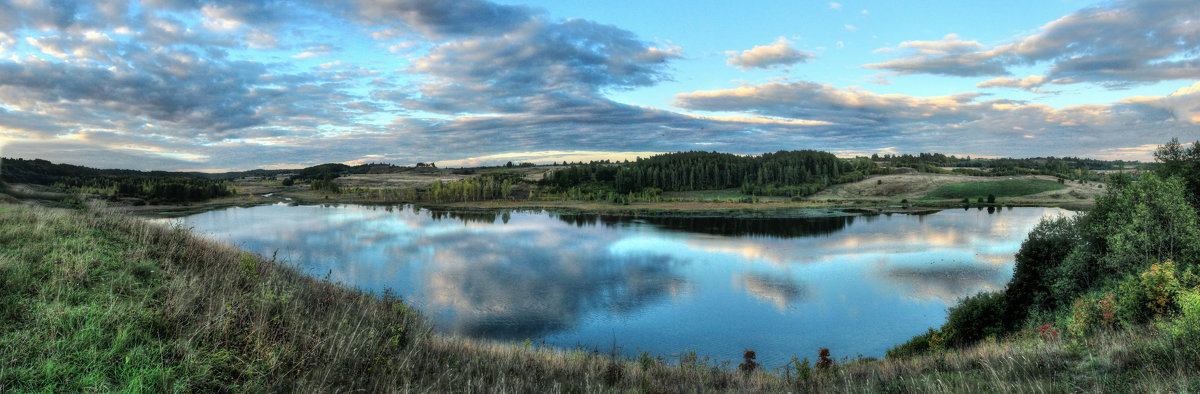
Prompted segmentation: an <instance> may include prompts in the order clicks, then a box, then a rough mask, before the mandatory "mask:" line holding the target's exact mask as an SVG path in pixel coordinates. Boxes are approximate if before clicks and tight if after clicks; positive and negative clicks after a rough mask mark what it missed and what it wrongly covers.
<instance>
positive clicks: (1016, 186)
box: [926, 179, 1067, 201]
mask: <svg viewBox="0 0 1200 394" xmlns="http://www.w3.org/2000/svg"><path fill="white" fill-rule="evenodd" d="M1066 188H1067V186H1066V185H1062V184H1059V183H1058V182H1054V181H1050V180H1045V179H1004V180H998V181H989V182H972V183H959V184H954V185H946V186H942V187H939V188H937V190H934V191H933V192H932V193H929V195H928V196H927V197H926V198H929V199H961V198H966V199H970V200H971V201H975V200H976V199H979V198H987V196H989V195H991V196H995V197H1001V198H1002V197H1021V196H1028V195H1033V194H1038V193H1044V192H1048V191H1053V190H1062V189H1066Z"/></svg>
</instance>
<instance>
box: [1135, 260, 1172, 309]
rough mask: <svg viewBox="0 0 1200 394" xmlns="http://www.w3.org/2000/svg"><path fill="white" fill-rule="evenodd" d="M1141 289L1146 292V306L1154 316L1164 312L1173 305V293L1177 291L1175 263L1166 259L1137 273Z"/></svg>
mask: <svg viewBox="0 0 1200 394" xmlns="http://www.w3.org/2000/svg"><path fill="white" fill-rule="evenodd" d="M1139 277H1141V279H1142V289H1143V290H1144V291H1145V292H1146V299H1147V303H1146V306H1147V307H1149V308H1150V310H1151V311H1153V312H1154V315H1155V316H1159V315H1163V314H1166V313H1167V312H1168V311H1170V310H1172V309H1174V307H1175V298H1176V297H1175V293H1177V292H1178V291H1179V280H1178V279H1175V263H1174V262H1171V261H1167V262H1165V263H1162V264H1153V265H1151V266H1150V269H1148V270H1146V271H1145V272H1142V274H1141V275H1139Z"/></svg>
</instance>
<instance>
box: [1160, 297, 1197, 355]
mask: <svg viewBox="0 0 1200 394" xmlns="http://www.w3.org/2000/svg"><path fill="white" fill-rule="evenodd" d="M1177 301H1178V303H1179V315H1178V316H1177V317H1176V318H1175V319H1174V320H1172V321H1171V323H1169V324H1168V325H1167V332H1169V333H1170V334H1171V337H1172V338H1174V339H1175V340H1177V341H1181V342H1183V343H1185V344H1189V345H1190V346H1195V344H1197V343H1200V288H1195V289H1191V290H1184V291H1181V292H1180V293H1179V296H1178V298H1177Z"/></svg>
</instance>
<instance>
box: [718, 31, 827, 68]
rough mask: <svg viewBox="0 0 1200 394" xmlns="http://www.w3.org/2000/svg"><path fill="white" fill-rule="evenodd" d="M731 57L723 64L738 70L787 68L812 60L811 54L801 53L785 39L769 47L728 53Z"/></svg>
mask: <svg viewBox="0 0 1200 394" xmlns="http://www.w3.org/2000/svg"><path fill="white" fill-rule="evenodd" d="M728 54H729V55H733V57H730V58H729V60H726V61H725V64H728V65H730V66H737V68H740V69H743V70H745V69H750V68H762V69H771V68H776V67H783V68H785V69H786V68H787V67H789V66H791V65H793V64H797V63H804V62H807V61H808V60H809V59H812V58H813V56H815V55H813V54H812V53H811V52H806V51H801V50H798V49H796V48H794V47H792V43H791V42H789V41H788V40H787V39H786V38H783V37H779V39H778V40H775V42H774V43H772V44H770V45H759V46H756V47H754V48H751V49H747V50H744V51H742V52H741V53H740V54H739V53H737V52H729V53H728Z"/></svg>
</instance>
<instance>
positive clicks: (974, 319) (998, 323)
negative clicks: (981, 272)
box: [942, 292, 1005, 347]
mask: <svg viewBox="0 0 1200 394" xmlns="http://www.w3.org/2000/svg"><path fill="white" fill-rule="evenodd" d="M1004 305H1005V300H1004V293H1001V292H980V293H978V294H975V295H973V296H969V297H966V298H963V299H962V300H959V302H958V305H955V306H954V307H951V308H950V315H949V316H947V317H946V324H945V325H943V326H942V333H944V334H948V335H949V338H948V341H949V344H950V345H952V346H955V347H961V346H965V345H970V344H972V343H975V342H978V341H979V340H981V339H983V338H986V337H988V336H998V335H1000V334H1003V333H1004V328H1005V324H1004V309H1005V307H1004Z"/></svg>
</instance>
